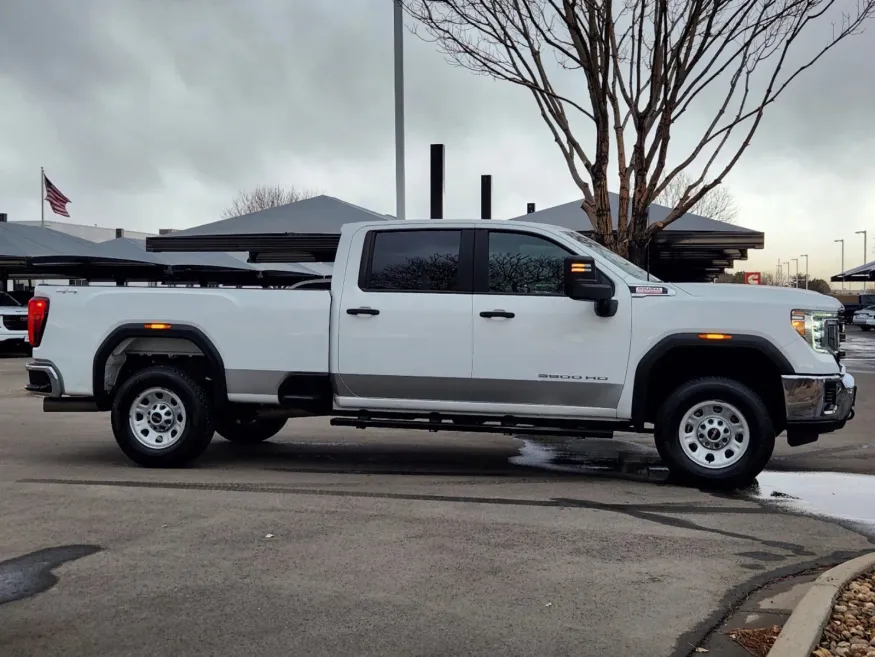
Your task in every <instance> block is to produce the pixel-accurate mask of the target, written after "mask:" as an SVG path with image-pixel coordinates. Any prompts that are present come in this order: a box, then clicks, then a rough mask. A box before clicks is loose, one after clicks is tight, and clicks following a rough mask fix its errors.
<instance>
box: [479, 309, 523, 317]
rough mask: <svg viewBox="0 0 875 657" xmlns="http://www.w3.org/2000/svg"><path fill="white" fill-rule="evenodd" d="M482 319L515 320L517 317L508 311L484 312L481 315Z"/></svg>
mask: <svg viewBox="0 0 875 657" xmlns="http://www.w3.org/2000/svg"><path fill="white" fill-rule="evenodd" d="M480 316H481V317H487V318H489V317H504V318H505V319H513V318H514V317H516V315H515V314H514V313H509V312H507V311H506V310H484V311H483V312H482V313H480Z"/></svg>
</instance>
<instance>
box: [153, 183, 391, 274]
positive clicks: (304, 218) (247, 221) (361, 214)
mask: <svg viewBox="0 0 875 657" xmlns="http://www.w3.org/2000/svg"><path fill="white" fill-rule="evenodd" d="M391 218H392V217H390V216H387V215H383V214H379V213H377V212H372V211H371V210H368V209H366V208H362V207H359V206H357V205H353V204H352V203H347V202H346V201H341V200H340V199H337V198H334V197H333V196H325V195H322V196H314V197H313V198H309V199H305V200H303V201H297V202H295V203H289V204H286V205H281V206H278V207H275V208H269V209H267V210H261V211H259V212H253V213H251V214H245V215H241V216H239V217H232V218H230V219H223V220H221V221H215V222H213V223H210V224H205V225H203V226H197V227H195V228H190V229H188V230H180V231H175V232H173V233H170V234H168V235H159V236H158V237H149V238H146V248H147V249H148V250H149V251H152V252H164V253H167V252H181V251H188V252H194V251H200V252H216V251H226V252H234V251H236V252H241V251H244V252H248V253H249V261H250V262H252V263H318V264H319V265H320V266H326V263H330V262H333V261H334V254H335V252H336V250H337V242H338V240H339V238H340V229H341V227H342V226H343V225H344V224H349V223H356V222H359V221H377V220H385V219H391Z"/></svg>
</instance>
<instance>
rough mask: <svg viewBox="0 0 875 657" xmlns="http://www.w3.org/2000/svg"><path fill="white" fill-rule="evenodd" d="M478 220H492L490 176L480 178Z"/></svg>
mask: <svg viewBox="0 0 875 657" xmlns="http://www.w3.org/2000/svg"><path fill="white" fill-rule="evenodd" d="M480 218H481V219H492V176H488V175H487V176H480Z"/></svg>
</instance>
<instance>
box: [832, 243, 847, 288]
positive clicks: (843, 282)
mask: <svg viewBox="0 0 875 657" xmlns="http://www.w3.org/2000/svg"><path fill="white" fill-rule="evenodd" d="M833 242H841V243H842V292H844V291H845V275H844V274H845V241H844V240H833Z"/></svg>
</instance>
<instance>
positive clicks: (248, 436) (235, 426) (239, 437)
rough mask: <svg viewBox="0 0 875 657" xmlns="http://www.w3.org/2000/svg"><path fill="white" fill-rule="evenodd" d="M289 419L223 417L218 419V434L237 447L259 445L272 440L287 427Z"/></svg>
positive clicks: (241, 416) (240, 416)
mask: <svg viewBox="0 0 875 657" xmlns="http://www.w3.org/2000/svg"><path fill="white" fill-rule="evenodd" d="M287 421H288V418H284V417H277V418H273V417H272V418H259V417H247V416H244V415H239V414H238V415H223V416H221V417H219V418H217V419H216V433H217V434H219V435H220V436H222V438H224V439H225V440H227V441H229V442H232V443H235V444H237V445H257V444H258V443H263V442H264V441H265V440H270V439H271V438H273V437H274V436H275V435H277V434H278V433H279V432H280V431H282V430H283V427H284V426H286V422H287Z"/></svg>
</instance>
